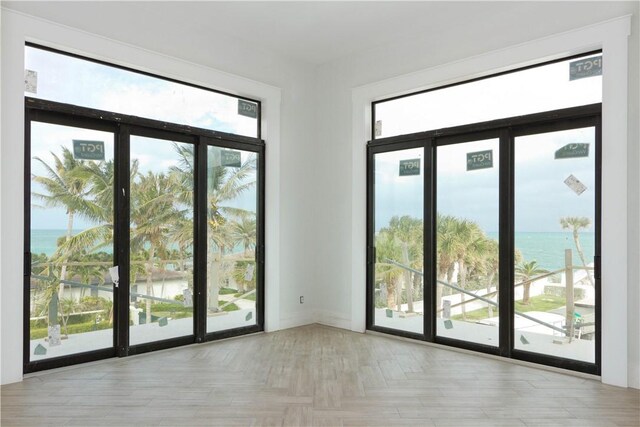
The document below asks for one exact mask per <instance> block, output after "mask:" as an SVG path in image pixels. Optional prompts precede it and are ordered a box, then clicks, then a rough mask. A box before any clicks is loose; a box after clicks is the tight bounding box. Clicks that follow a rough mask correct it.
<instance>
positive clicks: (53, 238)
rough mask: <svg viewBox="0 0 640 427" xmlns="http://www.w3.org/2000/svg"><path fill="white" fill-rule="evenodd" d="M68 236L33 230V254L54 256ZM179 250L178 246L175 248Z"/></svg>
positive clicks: (77, 231)
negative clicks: (62, 239) (59, 241)
mask: <svg viewBox="0 0 640 427" xmlns="http://www.w3.org/2000/svg"><path fill="white" fill-rule="evenodd" d="M80 231H81V230H74V234H75V233H79V232H80ZM65 235H66V230H39V229H32V230H31V253H32V254H45V255H47V256H51V255H53V253H54V252H55V251H56V247H57V244H58V239H60V238H61V237H63V236H65ZM175 249H177V246H176V247H175ZM112 250H113V249H112V248H111V247H109V246H107V247H104V248H102V249H100V251H101V252H106V253H108V254H110V253H112ZM243 251H244V248H242V247H241V246H240V245H238V246H236V247H235V248H234V250H233V252H234V253H239V252H243Z"/></svg>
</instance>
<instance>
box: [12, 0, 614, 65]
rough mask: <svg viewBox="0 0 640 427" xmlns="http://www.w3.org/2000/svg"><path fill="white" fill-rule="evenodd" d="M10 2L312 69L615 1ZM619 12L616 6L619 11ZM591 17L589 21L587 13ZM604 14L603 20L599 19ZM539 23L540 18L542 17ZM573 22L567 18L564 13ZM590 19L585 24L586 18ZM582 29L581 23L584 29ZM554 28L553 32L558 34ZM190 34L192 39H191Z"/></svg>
mask: <svg viewBox="0 0 640 427" xmlns="http://www.w3.org/2000/svg"><path fill="white" fill-rule="evenodd" d="M544 3H546V4H544V8H546V9H547V12H544V11H543V10H542V9H543V8H542V6H541V3H540V2H416V1H413V2H400V1H386V2H334V1H328V2H207V1H201V2H151V1H142V2H138V1H132V2H112V1H104V2H91V1H90V2H31V1H27V2H21V1H18V2H16V1H9V2H6V1H4V2H2V5H3V6H4V7H7V8H10V9H14V10H18V11H21V12H24V13H27V14H30V15H34V16H39V17H42V18H45V19H48V20H51V21H54V22H59V23H62V24H65V25H68V26H72V27H76V28H80V29H83V30H86V31H90V32H92V33H96V34H100V35H103V36H105V37H109V38H113V39H116V40H121V41H125V42H128V43H133V44H135V43H136V38H139V39H141V40H142V39H144V38H147V40H148V37H151V39H152V40H153V35H154V34H162V35H163V37H165V38H166V37H172V38H182V39H185V40H189V41H190V42H194V41H195V42H198V43H200V45H201V46H207V40H211V39H213V38H229V37H231V38H235V39H239V40H242V41H243V42H245V43H249V44H251V45H252V46H254V47H255V48H258V49H263V50H264V49H266V50H269V51H274V52H278V53H280V54H282V55H285V56H287V57H290V58H293V59H297V60H300V61H304V62H306V63H310V64H323V63H327V62H330V61H334V60H336V59H339V58H342V57H346V56H348V55H352V54H354V53H355V52H362V51H366V50H370V49H375V48H377V47H380V46H382V45H385V44H393V43H394V42H398V41H399V40H406V39H411V38H413V37H420V38H422V39H427V40H429V39H431V40H433V39H435V40H447V35H449V36H450V37H451V38H453V39H455V38H459V37H460V36H461V33H462V34H464V35H466V36H471V37H473V35H476V36H482V37H484V36H485V35H487V34H488V33H490V32H493V34H495V33H496V32H499V29H500V28H501V27H507V26H508V27H511V28H513V26H514V25H515V26H520V28H522V30H523V32H524V33H527V32H529V33H534V34H532V35H535V33H536V28H535V27H539V28H538V29H539V30H543V27H544V30H551V31H562V30H564V28H563V26H564V25H565V24H566V25H576V24H581V22H582V21H584V23H589V22H596V21H597V20H602V19H605V18H606V17H607V16H606V15H607V13H606V11H607V9H611V8H610V6H611V3H608V5H609V7H608V6H607V2H604V3H601V6H597V5H596V3H594V2H588V3H590V5H589V6H588V7H587V6H586V4H585V3H583V2H569V3H564V5H563V6H559V5H558V2H544ZM553 3H555V4H556V5H558V6H557V7H564V8H565V10H566V8H567V7H571V8H575V10H576V11H577V13H576V15H577V16H576V19H575V20H574V21H576V22H571V23H560V22H554V16H553V13H548V9H549V7H555V5H554V4H553ZM614 9H615V8H614ZM585 14H586V15H585ZM599 15H602V19H599ZM536 16H537V17H538V18H539V19H537V20H536V19H535V17H536ZM564 16H566V14H564ZM581 19H582V20H581ZM584 23H582V24H581V25H584ZM550 27H553V28H550ZM185 32H188V34H185Z"/></svg>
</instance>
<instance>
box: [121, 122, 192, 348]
mask: <svg viewBox="0 0 640 427" xmlns="http://www.w3.org/2000/svg"><path fill="white" fill-rule="evenodd" d="M194 165H195V153H194V144H192V143H187V142H182V141H175V140H172V138H171V137H170V136H166V137H165V138H158V137H153V138H152V137H148V136H140V135H131V138H130V166H129V171H130V176H131V181H130V184H129V188H130V190H129V191H130V218H129V221H130V224H131V226H130V228H129V241H130V244H129V278H130V290H129V294H130V300H129V316H130V320H129V344H130V345H137V344H143V343H147V342H153V341H161V340H166V339H170V338H177V337H183V336H188V335H193V333H194V331H193V328H194V324H193V291H194V288H193V285H194V275H193V249H194V246H193V232H194V222H193V217H194V215H193V214H194V191H193V190H194V178H195V176H194Z"/></svg>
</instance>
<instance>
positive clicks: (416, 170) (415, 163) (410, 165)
mask: <svg viewBox="0 0 640 427" xmlns="http://www.w3.org/2000/svg"><path fill="white" fill-rule="evenodd" d="M409 175H420V159H407V160H400V176H409Z"/></svg>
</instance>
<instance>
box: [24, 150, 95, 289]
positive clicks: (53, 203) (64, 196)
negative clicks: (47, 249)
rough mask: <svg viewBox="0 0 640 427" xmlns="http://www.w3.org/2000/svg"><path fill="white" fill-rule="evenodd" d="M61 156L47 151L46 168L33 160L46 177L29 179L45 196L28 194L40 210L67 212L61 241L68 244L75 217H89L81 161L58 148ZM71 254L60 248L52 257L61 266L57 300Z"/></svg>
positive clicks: (86, 189)
mask: <svg viewBox="0 0 640 427" xmlns="http://www.w3.org/2000/svg"><path fill="white" fill-rule="evenodd" d="M61 148H62V157H58V156H57V155H56V154H55V153H53V152H51V155H52V156H53V166H49V164H47V163H46V162H45V161H44V160H42V159H41V158H39V157H34V160H36V161H37V162H39V163H40V164H41V165H42V166H43V167H44V168H45V170H46V176H33V177H32V180H33V181H34V182H36V183H38V184H40V185H41V186H42V187H44V189H45V191H46V193H38V192H32V196H34V197H35V198H36V199H39V200H40V201H41V202H42V203H43V204H44V207H56V208H57V207H61V208H64V209H66V211H67V230H66V233H65V236H64V239H65V242H69V240H71V238H72V236H73V223H74V220H75V217H76V214H81V215H82V214H89V215H90V209H88V206H87V202H86V196H87V193H88V191H89V188H90V185H89V183H88V181H87V179H86V176H85V175H84V174H82V173H80V170H81V168H82V167H83V166H84V163H83V162H82V161H78V160H76V159H75V158H74V157H73V153H72V152H71V151H70V150H69V149H68V148H67V147H64V146H62V147H61ZM72 253H73V252H71V251H68V250H63V248H61V247H60V246H59V247H58V248H57V250H56V254H55V255H54V258H56V262H57V263H59V264H60V265H61V270H60V276H59V280H60V282H59V290H58V300H59V301H62V300H63V296H64V283H63V281H64V280H65V279H66V278H67V264H66V262H67V260H68V258H69V256H71V255H72Z"/></svg>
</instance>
